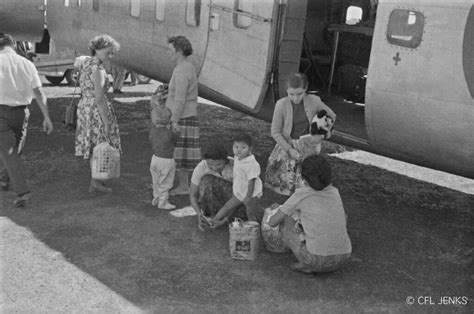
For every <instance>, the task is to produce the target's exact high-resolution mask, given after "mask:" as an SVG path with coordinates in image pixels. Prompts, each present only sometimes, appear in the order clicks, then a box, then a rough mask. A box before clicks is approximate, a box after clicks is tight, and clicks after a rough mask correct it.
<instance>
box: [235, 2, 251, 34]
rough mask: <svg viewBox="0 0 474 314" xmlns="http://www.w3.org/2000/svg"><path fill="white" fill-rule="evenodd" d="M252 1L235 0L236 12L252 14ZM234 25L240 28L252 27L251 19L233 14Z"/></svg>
mask: <svg viewBox="0 0 474 314" xmlns="http://www.w3.org/2000/svg"><path fill="white" fill-rule="evenodd" d="M253 3H254V0H236V11H238V12H246V13H253ZM234 24H235V26H237V27H240V28H249V27H250V25H252V18H251V17H249V16H245V15H242V14H238V13H235V15H234Z"/></svg>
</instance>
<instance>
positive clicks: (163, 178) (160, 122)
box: [150, 106, 176, 209]
mask: <svg viewBox="0 0 474 314" xmlns="http://www.w3.org/2000/svg"><path fill="white" fill-rule="evenodd" d="M170 119H171V111H170V110H169V109H168V108H166V107H165V106H156V107H155V108H153V110H152V111H151V122H152V124H153V125H152V127H151V130H150V143H151V147H152V149H153V157H152V158H151V164H150V173H151V176H152V179H153V201H152V205H153V206H158V208H160V209H175V208H176V206H174V205H173V204H171V203H170V202H169V201H168V196H169V193H168V192H169V190H170V189H171V188H172V187H173V181H174V173H175V171H176V164H175V161H174V159H173V151H174V137H175V135H174V133H173V132H172V131H171V130H170V122H171V121H170Z"/></svg>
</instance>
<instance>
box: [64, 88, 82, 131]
mask: <svg viewBox="0 0 474 314" xmlns="http://www.w3.org/2000/svg"><path fill="white" fill-rule="evenodd" d="M78 81H79V80H77V81H76V85H75V86H74V92H73V93H72V99H71V102H70V103H69V106H67V107H66V112H65V113H64V119H63V124H64V128H65V129H66V130H68V131H75V130H76V127H77V102H75V101H74V100H75V99H74V96H75V95H76V87H77V82H78Z"/></svg>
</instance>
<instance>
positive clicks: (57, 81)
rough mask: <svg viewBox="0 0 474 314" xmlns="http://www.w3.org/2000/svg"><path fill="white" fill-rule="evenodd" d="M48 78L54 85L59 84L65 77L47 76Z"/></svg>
mask: <svg viewBox="0 0 474 314" xmlns="http://www.w3.org/2000/svg"><path fill="white" fill-rule="evenodd" d="M45 77H46V79H47V80H48V81H49V82H50V83H51V84H53V85H59V84H61V82H62V81H63V79H64V76H45Z"/></svg>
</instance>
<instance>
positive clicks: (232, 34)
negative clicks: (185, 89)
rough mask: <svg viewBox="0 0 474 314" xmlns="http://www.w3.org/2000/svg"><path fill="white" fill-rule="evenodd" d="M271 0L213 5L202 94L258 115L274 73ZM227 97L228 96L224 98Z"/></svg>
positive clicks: (201, 87) (202, 79) (213, 2)
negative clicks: (272, 70) (230, 102)
mask: <svg viewBox="0 0 474 314" xmlns="http://www.w3.org/2000/svg"><path fill="white" fill-rule="evenodd" d="M273 10H274V2H273V1H272V0H265V1H253V0H239V1H226V0H220V1H211V4H210V23H209V37H208V38H209V39H208V46H207V51H206V57H205V61H204V64H203V67H202V69H201V71H200V77H199V83H200V93H202V94H203V96H206V94H207V96H210V95H212V96H214V97H213V98H216V97H217V98H222V99H223V100H225V99H226V98H227V99H229V98H230V100H232V101H233V103H234V102H237V103H238V105H236V108H234V109H240V110H244V111H247V112H249V111H250V112H254V113H255V112H258V111H259V109H260V106H261V104H262V101H263V98H264V96H265V92H266V89H267V85H268V81H269V77H268V76H269V73H271V65H272V58H273V57H272V54H273V49H269V47H271V45H272V44H273V40H272V38H273V29H272V15H273ZM224 95H225V96H224Z"/></svg>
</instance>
